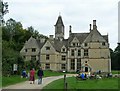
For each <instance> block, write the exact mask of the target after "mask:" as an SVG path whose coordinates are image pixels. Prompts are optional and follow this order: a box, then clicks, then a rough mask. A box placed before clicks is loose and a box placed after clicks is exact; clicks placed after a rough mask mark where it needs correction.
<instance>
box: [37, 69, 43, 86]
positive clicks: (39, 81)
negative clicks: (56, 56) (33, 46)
mask: <svg viewBox="0 0 120 91" xmlns="http://www.w3.org/2000/svg"><path fill="white" fill-rule="evenodd" d="M37 76H38V84H42V77H43V76H44V74H43V70H42V68H41V67H40V69H39V70H38V72H37Z"/></svg>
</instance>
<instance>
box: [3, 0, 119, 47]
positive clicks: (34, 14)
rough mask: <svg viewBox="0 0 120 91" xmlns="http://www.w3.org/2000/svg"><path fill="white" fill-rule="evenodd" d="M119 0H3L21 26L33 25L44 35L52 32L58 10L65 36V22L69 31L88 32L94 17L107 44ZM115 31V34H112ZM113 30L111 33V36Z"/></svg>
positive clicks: (113, 38)
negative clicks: (107, 35) (70, 29)
mask: <svg viewBox="0 0 120 91" xmlns="http://www.w3.org/2000/svg"><path fill="white" fill-rule="evenodd" d="M118 1H119V0H34V1H33V0H24V1H23V0H4V2H8V4H9V14H7V15H6V16H5V19H6V20H7V19H9V18H10V17H11V18H13V19H15V20H16V21H21V22H22V24H23V26H24V27H25V28H26V27H28V26H33V27H34V28H35V29H37V30H38V31H39V32H40V33H42V34H44V35H49V34H54V24H55V23H56V21H57V18H58V15H59V12H61V15H62V19H63V21H64V25H65V37H66V38H67V37H68V31H69V25H72V31H73V32H89V24H90V23H92V21H93V19H96V20H97V26H98V30H99V31H100V33H101V34H107V33H108V34H109V38H110V44H111V46H110V47H111V48H115V47H116V44H117V41H118V40H117V39H118V38H117V37H118V36H117V34H118V33H117V32H118V31H117V30H118V29H117V28H118V27H117V23H118V11H117V9H118ZM114 33H115V34H114ZM113 34H114V36H113Z"/></svg>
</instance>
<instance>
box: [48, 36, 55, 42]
mask: <svg viewBox="0 0 120 91" xmlns="http://www.w3.org/2000/svg"><path fill="white" fill-rule="evenodd" d="M49 40H51V42H52V43H54V38H53V35H49Z"/></svg>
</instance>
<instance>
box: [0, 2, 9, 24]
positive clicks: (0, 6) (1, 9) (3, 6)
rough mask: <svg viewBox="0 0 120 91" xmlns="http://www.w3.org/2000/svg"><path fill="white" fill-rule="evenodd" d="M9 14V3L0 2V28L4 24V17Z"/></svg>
mask: <svg viewBox="0 0 120 91" xmlns="http://www.w3.org/2000/svg"><path fill="white" fill-rule="evenodd" d="M6 13H8V3H7V2H3V1H1V0H0V26H2V25H3V23H4V18H3V17H4V15H5V14H6Z"/></svg>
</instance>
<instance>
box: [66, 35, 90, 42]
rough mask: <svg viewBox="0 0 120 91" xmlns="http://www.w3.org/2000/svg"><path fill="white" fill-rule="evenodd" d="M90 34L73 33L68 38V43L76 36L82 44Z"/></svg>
mask: <svg viewBox="0 0 120 91" xmlns="http://www.w3.org/2000/svg"><path fill="white" fill-rule="evenodd" d="M88 35H89V33H71V35H70V37H69V38H68V43H70V42H71V41H72V40H73V38H74V37H76V38H77V39H78V40H79V42H80V44H82V43H83V41H84V40H85V39H86V37H87V36H88Z"/></svg>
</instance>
